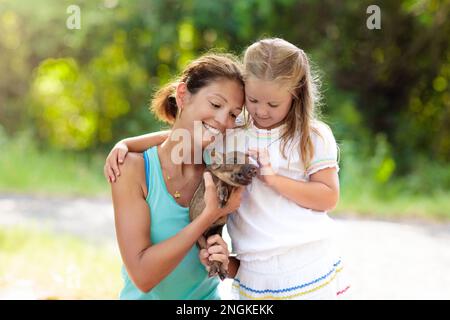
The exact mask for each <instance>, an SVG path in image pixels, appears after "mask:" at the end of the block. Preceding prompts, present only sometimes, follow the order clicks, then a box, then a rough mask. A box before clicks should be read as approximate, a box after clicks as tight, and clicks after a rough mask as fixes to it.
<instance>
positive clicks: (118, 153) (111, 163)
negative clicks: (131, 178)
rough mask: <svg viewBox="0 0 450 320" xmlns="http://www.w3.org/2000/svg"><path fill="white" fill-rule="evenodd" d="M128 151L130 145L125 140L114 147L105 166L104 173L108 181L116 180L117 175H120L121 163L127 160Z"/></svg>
mask: <svg viewBox="0 0 450 320" xmlns="http://www.w3.org/2000/svg"><path fill="white" fill-rule="evenodd" d="M127 153H128V146H127V145H126V143H125V142H123V141H119V142H118V143H117V144H116V145H115V146H114V147H113V148H112V150H111V152H110V153H109V155H108V157H107V158H106V162H105V166H104V167H103V173H104V175H105V178H106V180H108V182H115V181H116V179H117V177H118V176H120V170H119V164H122V163H123V162H124V161H125V157H126V156H127Z"/></svg>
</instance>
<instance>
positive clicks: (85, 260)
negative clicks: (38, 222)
mask: <svg viewBox="0 0 450 320" xmlns="http://www.w3.org/2000/svg"><path fill="white" fill-rule="evenodd" d="M0 261H1V263H0V299H116V298H117V295H118V293H119V291H120V288H121V285H122V281H121V277H120V267H121V261H120V256H119V255H118V253H117V252H115V251H114V249H113V248H108V247H105V246H95V245H93V244H90V243H85V242H83V241H81V240H79V239H76V238H73V237H70V236H66V235H54V234H51V233H50V232H44V231H38V230H35V229H28V228H27V229H23V228H18V227H13V228H4V227H2V228H0Z"/></svg>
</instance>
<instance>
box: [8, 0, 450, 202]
mask: <svg viewBox="0 0 450 320" xmlns="http://www.w3.org/2000/svg"><path fill="white" fill-rule="evenodd" d="M72 4H75V5H79V6H80V8H81V29H80V30H69V29H68V28H66V19H67V18H68V14H67V12H66V9H67V7H68V6H69V5H72ZM371 4H373V3H372V2H371V1H369V0H363V1H345V2H342V1H332V0H324V1H312V0H305V1H295V0H274V1H268V0H267V1H266V0H264V1H259V0H221V1H203V0H186V1H178V0H171V1H159V0H150V1H147V0H145V1H144V0H139V1H129V2H125V1H121V2H119V1H100V2H96V1H83V0H77V1H69V0H64V1H59V0H42V1H39V4H38V3H34V2H32V1H29V0H15V1H2V2H0V29H1V30H2V36H1V37H0V55H1V56H2V59H0V72H1V74H2V75H5V76H2V77H1V78H0V125H1V126H3V128H4V131H5V134H6V135H7V137H8V138H6V139H10V138H11V137H14V136H20V135H21V133H20V132H28V134H29V135H31V136H32V137H33V138H34V140H35V141H33V142H32V145H33V146H36V145H37V147H38V149H36V150H38V151H39V152H40V151H41V150H47V151H48V154H50V155H51V156H49V157H50V158H51V159H52V160H49V161H48V162H49V163H53V162H55V161H57V160H58V161H62V160H63V159H58V156H55V155H52V154H53V153H52V152H54V150H60V151H71V152H89V153H92V152H94V153H95V152H98V151H102V152H105V150H107V149H108V148H110V147H111V146H112V145H113V144H114V143H115V142H116V141H117V140H118V139H121V138H123V137H126V136H131V135H137V134H142V133H145V132H150V131H154V130H158V129H160V128H161V124H160V123H158V122H156V121H155V119H154V118H153V117H152V115H151V114H150V113H149V112H148V110H147V109H148V108H147V105H148V102H149V100H150V99H151V95H152V93H153V92H154V91H155V90H156V89H157V88H158V87H159V86H160V85H162V84H163V83H166V82H167V81H169V80H170V79H171V78H172V77H173V76H174V75H175V74H176V73H177V72H178V71H179V70H180V69H182V68H183V67H184V66H185V65H186V63H187V62H188V61H189V60H190V59H192V58H194V57H196V56H198V55H199V54H200V53H203V52H205V51H207V50H209V49H211V48H219V49H222V50H227V51H231V52H234V53H237V54H240V53H242V51H243V50H244V49H245V48H246V47H247V46H248V45H249V44H251V43H252V42H253V41H255V40H257V39H259V38H261V37H264V36H269V37H275V36H277V37H282V38H285V39H286V40H288V41H291V42H293V43H294V44H296V45H298V46H300V47H301V48H303V49H304V50H305V51H306V52H307V53H308V54H309V55H310V57H312V60H313V61H314V62H315V65H317V66H318V69H319V70H321V74H322V75H323V80H324V87H323V89H324V94H325V108H324V109H323V116H324V119H325V121H326V122H327V123H329V124H330V126H331V127H332V129H333V131H334V133H335V136H336V138H337V140H338V142H339V143H340V144H341V158H342V166H343V171H342V173H343V183H344V184H345V185H347V186H350V185H352V183H353V184H356V185H362V186H364V188H365V190H370V192H369V191H368V194H372V195H377V194H381V195H383V196H385V197H389V196H390V195H391V194H392V195H393V196H394V195H397V194H398V193H399V192H401V193H402V194H403V193H405V191H404V189H406V190H407V191H406V193H410V194H417V193H418V192H419V193H420V192H424V193H425V194H428V195H430V196H431V195H432V194H434V192H440V191H436V190H445V188H448V183H447V180H446V179H447V178H446V177H448V175H447V174H446V169H447V167H448V165H447V163H448V161H449V160H450V125H449V122H450V112H449V111H450V94H449V90H448V88H449V82H450V63H449V61H450V49H449V41H448V40H449V38H448V34H450V20H449V19H448V18H447V17H448V15H449V10H450V1H448V0H424V1H414V0H401V1H384V2H382V3H380V4H378V5H379V6H380V8H381V19H382V21H381V30H369V29H367V27H366V19H367V17H368V15H367V13H366V8H367V7H368V6H369V5H371ZM11 150H14V148H13V149H11ZM50 150H51V151H50ZM38 151H36V152H38ZM14 152H15V151H11V153H12V154H14ZM55 154H61V153H58V151H56V153H55ZM69 154H71V155H72V153H69ZM17 157H19V155H17ZM38 158H39V157H37V156H36V158H31V159H32V160H33V161H38V160H36V159H38ZM39 159H40V158H39ZM2 161H3V163H2V165H3V166H5V165H6V164H5V163H6V162H5V161H7V160H2ZM100 162H101V161H99V163H100ZM44 163H45V161H44ZM98 165H99V166H100V164H98ZM69 167H70V166H69ZM42 169H43V170H44V169H47V167H46V166H45V165H43V167H42ZM73 170H74V171H72V173H71V174H76V173H75V172H76V169H73ZM6 173H7V170H4V174H5V175H6ZM11 179H12V178H8V180H4V181H10V182H3V181H2V183H3V185H7V184H8V183H11V185H13V186H14V185H17V187H18V188H19V184H17V182H12V180H11ZM26 179H27V178H25V174H23V176H22V179H18V180H26ZM347 188H348V187H347ZM389 188H392V190H391V191H390V192H384V191H385V190H388V189H389ZM347 190H351V188H350V189H347ZM355 190H357V189H355ZM389 190H390V189H389ZM447 190H448V189H447Z"/></svg>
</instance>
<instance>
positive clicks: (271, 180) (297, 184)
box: [265, 168, 339, 211]
mask: <svg viewBox="0 0 450 320" xmlns="http://www.w3.org/2000/svg"><path fill="white" fill-rule="evenodd" d="M265 180H266V184H267V185H268V186H270V187H271V188H272V189H274V190H275V191H276V192H278V193H280V194H281V195H283V196H284V197H286V198H288V199H290V200H292V201H294V202H295V203H297V204H298V205H300V206H302V207H305V208H310V209H313V210H316V211H331V210H333V209H334V208H335V207H336V205H337V203H338V201H339V179H338V175H337V170H336V168H326V169H322V170H320V171H318V172H316V173H314V174H312V175H311V177H310V181H308V182H304V181H298V180H294V179H291V178H288V177H284V176H280V175H277V174H273V175H268V176H266V177H265Z"/></svg>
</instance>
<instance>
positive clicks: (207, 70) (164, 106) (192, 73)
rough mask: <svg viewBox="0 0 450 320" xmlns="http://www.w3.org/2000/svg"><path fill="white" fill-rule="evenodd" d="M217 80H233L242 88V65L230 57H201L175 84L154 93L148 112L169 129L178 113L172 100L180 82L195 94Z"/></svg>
mask: <svg viewBox="0 0 450 320" xmlns="http://www.w3.org/2000/svg"><path fill="white" fill-rule="evenodd" d="M219 79H228V80H233V81H236V82H238V83H239V84H240V85H241V86H242V87H244V80H243V74H242V64H241V62H240V61H239V59H238V58H237V57H236V56H234V55H232V54H225V53H207V54H204V55H202V56H200V57H199V58H197V59H195V60H194V61H192V62H191V63H189V64H188V66H187V67H186V68H185V69H184V70H183V72H182V73H181V75H179V76H178V77H177V78H176V79H175V80H174V81H172V82H171V83H169V84H167V85H165V86H164V87H162V88H161V89H159V90H158V91H157V92H156V93H155V95H154V96H153V99H152V101H151V105H150V110H151V111H152V112H153V113H154V114H155V115H156V117H157V118H158V119H159V120H161V121H164V122H166V123H168V124H170V125H172V124H173V123H174V122H175V119H176V118H177V116H178V114H179V112H180V110H179V108H178V106H177V103H176V99H175V92H176V88H177V85H178V84H179V83H180V82H185V83H186V87H187V90H188V91H189V92H190V93H191V94H195V93H197V92H198V91H199V90H200V89H201V88H203V87H205V86H207V85H208V84H210V83H211V82H212V81H214V80H219Z"/></svg>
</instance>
